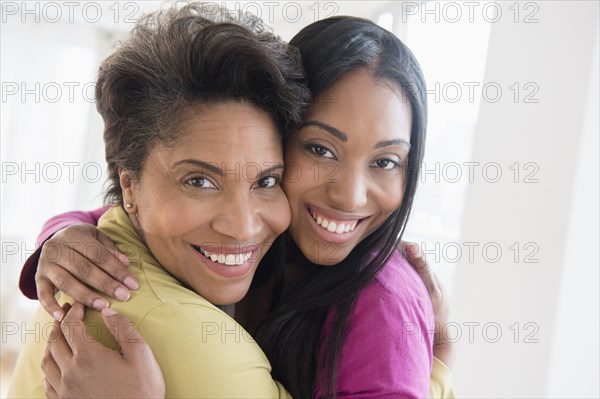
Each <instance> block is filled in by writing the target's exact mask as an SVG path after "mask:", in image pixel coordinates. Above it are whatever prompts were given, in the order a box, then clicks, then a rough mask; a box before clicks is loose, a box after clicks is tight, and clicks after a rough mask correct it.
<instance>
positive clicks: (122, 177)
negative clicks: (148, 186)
mask: <svg viewBox="0 0 600 399" xmlns="http://www.w3.org/2000/svg"><path fill="white" fill-rule="evenodd" d="M119 182H120V184H121V195H122V196H123V207H124V208H125V211H126V212H127V213H129V214H130V215H134V214H136V213H137V205H136V202H135V190H134V185H135V179H134V176H133V173H132V172H130V171H128V170H125V169H123V168H119Z"/></svg>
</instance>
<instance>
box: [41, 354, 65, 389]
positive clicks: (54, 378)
mask: <svg viewBox="0 0 600 399" xmlns="http://www.w3.org/2000/svg"><path fill="white" fill-rule="evenodd" d="M41 366H42V372H43V373H44V377H45V380H46V382H48V383H49V385H51V386H57V384H59V383H60V378H61V372H60V368H59V367H58V364H57V363H56V361H55V360H54V358H53V357H52V353H51V352H50V349H49V347H46V351H45V352H44V357H43V358H42V364H41ZM44 390H46V392H48V390H47V389H46V387H44Z"/></svg>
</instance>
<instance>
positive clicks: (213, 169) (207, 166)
mask: <svg viewBox="0 0 600 399" xmlns="http://www.w3.org/2000/svg"><path fill="white" fill-rule="evenodd" d="M184 163H189V164H192V165H194V166H198V167H200V168H202V170H203V171H204V170H206V171H208V172H210V173H214V174H216V175H219V176H223V171H222V170H221V168H219V167H218V166H217V165H216V164H215V163H211V162H204V161H200V160H198V159H182V160H181V161H177V162H175V165H173V166H179V165H182V164H184Z"/></svg>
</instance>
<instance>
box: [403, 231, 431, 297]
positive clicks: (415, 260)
mask: <svg viewBox="0 0 600 399" xmlns="http://www.w3.org/2000/svg"><path fill="white" fill-rule="evenodd" d="M401 245H402V249H403V250H404V253H405V254H406V257H407V259H408V261H409V262H410V264H411V265H412V266H413V268H414V269H415V271H416V272H417V274H418V275H419V277H420V278H421V280H422V281H423V284H425V287H427V290H428V291H429V295H430V296H432V297H433V296H434V295H435V296H438V295H440V285H439V283H438V280H437V277H436V276H435V273H434V272H433V269H432V268H431V267H430V266H429V264H428V263H427V260H426V258H425V255H424V254H423V253H422V252H421V248H420V247H419V245H418V244H417V243H414V242H407V241H402V242H401ZM432 299H433V298H432Z"/></svg>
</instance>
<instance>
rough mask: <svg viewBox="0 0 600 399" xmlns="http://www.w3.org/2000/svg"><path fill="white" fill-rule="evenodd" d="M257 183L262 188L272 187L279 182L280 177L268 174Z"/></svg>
mask: <svg viewBox="0 0 600 399" xmlns="http://www.w3.org/2000/svg"><path fill="white" fill-rule="evenodd" d="M256 184H258V186H259V187H261V188H272V187H275V186H277V184H279V179H278V178H277V177H275V176H267V177H263V178H262V179H260V180H259V181H258V182H257V183H256Z"/></svg>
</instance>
